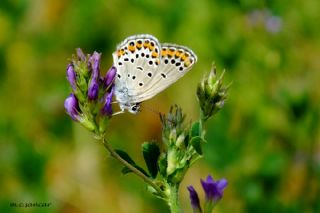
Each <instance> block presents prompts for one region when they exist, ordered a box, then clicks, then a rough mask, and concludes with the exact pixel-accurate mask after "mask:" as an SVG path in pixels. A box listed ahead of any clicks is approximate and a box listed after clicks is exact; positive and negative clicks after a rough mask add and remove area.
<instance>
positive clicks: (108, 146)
mask: <svg viewBox="0 0 320 213" xmlns="http://www.w3.org/2000/svg"><path fill="white" fill-rule="evenodd" d="M102 143H103V145H104V147H105V148H106V149H107V150H108V151H109V152H110V155H111V156H112V157H114V158H115V159H116V160H118V161H119V162H120V163H122V164H123V165H124V166H125V167H127V168H128V169H130V170H131V171H132V172H133V173H134V174H136V175H137V176H138V177H140V178H142V179H143V180H144V181H145V182H146V183H147V184H149V185H150V186H152V187H153V188H154V189H155V190H156V191H157V192H158V193H159V195H160V196H161V197H163V198H165V197H166V195H165V193H164V192H163V191H162V190H161V189H160V187H159V186H158V185H156V184H155V183H154V182H153V181H152V180H151V179H150V178H148V177H147V176H146V175H144V174H143V173H142V172H140V171H139V170H138V169H137V168H135V167H134V166H132V165H131V164H130V163H128V162H127V161H126V160H124V159H123V158H121V157H120V155H118V153H116V152H115V151H114V149H113V148H112V146H111V145H110V144H109V143H108V142H107V140H106V139H105V138H104V137H102Z"/></svg>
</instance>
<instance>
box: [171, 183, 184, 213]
mask: <svg viewBox="0 0 320 213" xmlns="http://www.w3.org/2000/svg"><path fill="white" fill-rule="evenodd" d="M169 189H170V194H169V199H168V204H169V207H170V211H171V213H181V210H180V206H179V184H173V185H170V186H169Z"/></svg>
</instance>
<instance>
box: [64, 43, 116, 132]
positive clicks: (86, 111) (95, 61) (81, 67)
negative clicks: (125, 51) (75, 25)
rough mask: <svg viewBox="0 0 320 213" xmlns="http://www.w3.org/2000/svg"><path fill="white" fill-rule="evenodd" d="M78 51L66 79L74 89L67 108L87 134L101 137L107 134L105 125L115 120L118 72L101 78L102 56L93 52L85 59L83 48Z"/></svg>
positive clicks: (67, 101) (112, 69)
mask: <svg viewBox="0 0 320 213" xmlns="http://www.w3.org/2000/svg"><path fill="white" fill-rule="evenodd" d="M76 51H77V54H76V56H73V58H72V62H71V63H70V64H69V65H68V66H67V79H68V81H69V83H70V85H71V87H72V94H71V95H70V96H69V97H68V98H67V99H66V101H65V103H64V106H65V109H66V112H67V113H68V114H69V115H70V117H71V118H72V119H73V120H76V121H79V122H80V124H82V125H83V126H84V127H85V128H87V129H88V130H90V131H92V132H94V133H96V134H101V133H104V132H105V131H106V125H107V124H108V120H109V119H110V117H111V116H112V106H111V102H112V96H113V90H112V87H113V78H114V76H115V73H116V71H115V68H114V67H112V68H111V69H110V71H109V72H108V74H107V75H106V77H105V78H101V77H100V76H101V74H100V58H101V54H100V53H98V52H94V53H93V54H87V55H85V54H84V53H83V52H82V50H81V49H80V48H77V50H76ZM105 81H106V82H108V87H104V86H103V85H104V82H105ZM80 109H81V110H80ZM99 112H101V113H99Z"/></svg>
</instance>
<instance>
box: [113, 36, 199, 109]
mask: <svg viewBox="0 0 320 213" xmlns="http://www.w3.org/2000/svg"><path fill="white" fill-rule="evenodd" d="M113 59H114V66H116V68H117V77H116V80H115V96H116V99H117V101H118V102H119V104H120V108H121V109H122V111H124V109H128V110H129V112H132V113H136V112H137V111H138V107H139V106H138V105H139V103H140V102H142V101H144V100H147V99H150V98H152V97H153V96H155V95H156V94H158V93H159V92H161V91H162V90H164V89H165V88H167V87H169V86H170V85H171V84H173V83H174V82H175V81H177V80H178V79H179V78H181V77H182V76H183V75H184V74H185V73H186V72H187V71H189V70H190V69H191V67H192V66H193V65H194V64H195V62H196V61H197V57H196V55H195V54H194V53H193V52H192V51H191V50H189V49H188V48H186V47H183V46H179V45H175V44H162V45H160V43H159V42H158V40H157V39H156V38H155V37H153V36H151V35H135V36H130V37H128V38H127V39H126V40H124V41H123V42H122V43H121V44H120V45H118V47H117V50H116V52H115V53H113Z"/></svg>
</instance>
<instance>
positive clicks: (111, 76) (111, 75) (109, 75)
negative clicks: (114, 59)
mask: <svg viewBox="0 0 320 213" xmlns="http://www.w3.org/2000/svg"><path fill="white" fill-rule="evenodd" d="M116 74H117V69H116V67H115V66H112V67H111V68H110V69H109V71H108V72H107V74H106V76H105V78H104V87H105V88H107V87H109V86H110V85H111V83H112V82H113V80H114V77H115V76H116Z"/></svg>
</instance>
